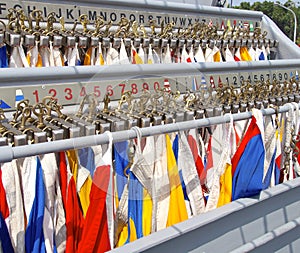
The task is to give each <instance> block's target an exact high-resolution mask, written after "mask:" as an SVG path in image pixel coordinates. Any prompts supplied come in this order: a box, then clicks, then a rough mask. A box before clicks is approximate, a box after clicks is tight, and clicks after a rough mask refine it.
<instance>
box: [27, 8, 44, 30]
mask: <svg viewBox="0 0 300 253" xmlns="http://www.w3.org/2000/svg"><path fill="white" fill-rule="evenodd" d="M42 14H43V11H41V10H34V11H33V12H31V14H30V16H31V18H32V19H33V20H35V30H37V31H39V30H40V29H41V27H40V22H41V21H44V19H43V16H42Z"/></svg>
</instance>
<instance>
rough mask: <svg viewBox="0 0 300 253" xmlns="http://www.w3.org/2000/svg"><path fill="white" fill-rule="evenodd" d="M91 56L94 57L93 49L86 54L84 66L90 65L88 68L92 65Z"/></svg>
mask: <svg viewBox="0 0 300 253" xmlns="http://www.w3.org/2000/svg"><path fill="white" fill-rule="evenodd" d="M91 55H92V48H91V47H90V48H89V49H88V50H87V51H86V53H85V57H84V61H83V65H88V66H89V65H91Z"/></svg>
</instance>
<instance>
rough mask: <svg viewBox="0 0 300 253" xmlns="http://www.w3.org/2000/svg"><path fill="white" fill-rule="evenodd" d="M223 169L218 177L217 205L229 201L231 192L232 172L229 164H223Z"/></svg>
mask: <svg viewBox="0 0 300 253" xmlns="http://www.w3.org/2000/svg"><path fill="white" fill-rule="evenodd" d="M225 166H226V167H225V171H224V173H223V174H222V175H221V177H220V195H219V200H218V205H217V207H220V206H223V205H225V204H228V203H230V202H231V194H232V175H231V174H232V173H231V169H232V166H231V164H228V163H227V164H226V165H225Z"/></svg>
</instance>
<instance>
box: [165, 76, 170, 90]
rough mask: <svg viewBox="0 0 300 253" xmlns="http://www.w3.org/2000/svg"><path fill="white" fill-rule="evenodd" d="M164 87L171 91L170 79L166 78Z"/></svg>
mask: <svg viewBox="0 0 300 253" xmlns="http://www.w3.org/2000/svg"><path fill="white" fill-rule="evenodd" d="M164 89H165V91H166V92H171V87H170V83H169V80H168V79H165V80H164Z"/></svg>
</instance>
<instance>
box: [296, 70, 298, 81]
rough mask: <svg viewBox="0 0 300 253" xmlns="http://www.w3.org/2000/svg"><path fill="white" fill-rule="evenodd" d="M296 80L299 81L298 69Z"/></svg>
mask: <svg viewBox="0 0 300 253" xmlns="http://www.w3.org/2000/svg"><path fill="white" fill-rule="evenodd" d="M295 77H296V80H297V81H299V74H298V71H297V70H296V74H295Z"/></svg>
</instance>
